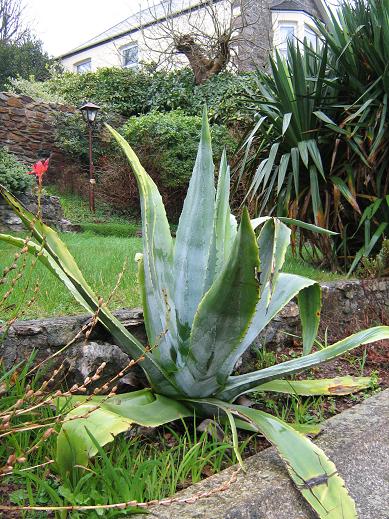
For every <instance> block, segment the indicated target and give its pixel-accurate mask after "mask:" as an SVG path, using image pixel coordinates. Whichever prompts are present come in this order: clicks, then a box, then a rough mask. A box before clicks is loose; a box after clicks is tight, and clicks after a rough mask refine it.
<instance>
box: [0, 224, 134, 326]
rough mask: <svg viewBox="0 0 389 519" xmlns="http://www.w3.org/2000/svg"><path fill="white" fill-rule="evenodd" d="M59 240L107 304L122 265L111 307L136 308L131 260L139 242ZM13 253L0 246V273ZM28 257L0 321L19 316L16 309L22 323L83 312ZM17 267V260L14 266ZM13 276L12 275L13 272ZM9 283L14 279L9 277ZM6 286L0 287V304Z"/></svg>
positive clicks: (88, 237) (85, 238)
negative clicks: (33, 297) (34, 291)
mask: <svg viewBox="0 0 389 519" xmlns="http://www.w3.org/2000/svg"><path fill="white" fill-rule="evenodd" d="M61 239H62V240H63V241H64V242H65V243H66V245H67V246H68V247H69V249H70V251H71V253H72V254H73V255H74V257H75V259H76V261H77V263H78V265H79V266H80V268H81V271H82V272H83V274H84V276H85V278H86V279H87V281H88V282H89V283H90V285H91V286H92V287H93V288H94V290H95V292H96V293H97V294H98V295H99V296H101V297H103V298H104V299H105V300H107V298H108V296H109V295H110V293H111V291H112V289H113V288H114V287H115V285H116V282H117V279H118V275H119V274H120V272H121V271H122V269H123V265H124V263H125V262H126V265H125V269H126V270H125V274H124V275H123V277H122V280H121V282H120V285H119V287H118V289H117V291H116V292H115V294H114V296H113V298H112V303H111V307H112V308H121V307H125V306H126V307H135V306H140V296H139V291H138V281H137V265H136V263H135V261H134V256H135V254H136V253H137V252H141V250H142V240H141V239H140V238H118V237H112V236H110V237H104V236H95V235H92V234H88V233H82V234H73V233H67V234H61ZM15 252H16V249H15V248H14V247H12V246H11V245H8V244H5V243H3V242H0V271H2V270H3V269H4V268H5V267H8V266H9V265H11V264H12V263H13V257H14V254H15ZM31 261H32V257H29V258H28V266H27V268H26V272H25V273H24V275H23V276H22V278H21V279H20V280H19V282H18V283H17V285H16V286H15V290H14V292H13V294H12V295H11V296H10V297H9V298H8V299H7V301H6V304H5V305H4V306H3V307H2V308H0V319H2V320H5V319H9V318H11V317H13V316H14V315H18V316H19V315H20V311H19V308H21V309H24V311H25V313H24V315H23V319H26V318H34V317H47V316H51V315H70V314H77V313H80V312H85V310H84V309H83V308H82V307H81V306H80V305H79V304H78V303H77V302H76V301H75V300H74V299H73V297H72V296H71V295H70V294H69V292H68V291H67V290H66V288H65V287H64V286H63V285H62V283H61V282H60V281H58V280H57V279H56V278H55V277H54V276H53V275H52V274H51V273H50V272H49V271H48V270H47V269H46V268H45V267H44V266H43V265H40V264H37V265H36V266H35V268H34V269H31ZM20 263H21V260H20V259H19V262H18V264H20ZM15 272H16V271H15ZM9 276H10V279H9V281H10V280H11V279H12V278H13V277H14V276H15V274H12V275H11V274H10V275H9ZM28 282H29V286H30V290H29V291H28V294H27V295H25V293H24V292H25V290H24V289H25V287H26V284H27V283H28ZM37 282H38V283H39V285H40V289H39V292H38V294H37V300H36V302H35V303H34V305H33V306H32V307H31V308H29V309H26V308H25V302H26V301H28V300H29V299H30V297H31V291H32V288H33V287H34V286H35V284H36V283H37ZM9 287H10V284H9V283H7V284H5V285H0V300H1V298H2V294H4V293H5V292H6V291H7V290H8V289H9Z"/></svg>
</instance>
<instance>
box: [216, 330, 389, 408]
mask: <svg viewBox="0 0 389 519" xmlns="http://www.w3.org/2000/svg"><path fill="white" fill-rule="evenodd" d="M384 339H389V326H374V327H372V328H369V329H368V330H362V331H360V332H358V333H355V334H354V335H350V336H349V337H346V338H345V339H343V340H341V341H338V342H336V343H334V344H332V345H331V346H327V347H326V348H323V349H321V350H319V351H316V352H314V353H310V354H309V355H305V356H302V357H299V358H297V359H292V360H288V361H286V362H281V363H280V364H276V365H275V366H271V367H269V368H264V369H261V370H259V371H253V372H252V373H247V374H245V375H238V376H234V377H230V378H229V380H228V381H227V384H226V386H225V389H224V390H223V391H221V392H220V393H219V394H218V395H217V397H218V398H220V399H221V400H234V399H235V398H237V397H238V396H239V395H241V394H243V393H246V392H247V391H248V390H250V389H251V388H253V387H256V386H259V385H261V384H264V383H265V382H269V381H270V380H274V379H278V378H282V377H285V376H287V375H292V374H293V373H298V372H299V371H302V370H304V369H308V368H311V367H313V366H317V365H318V364H321V363H322V362H326V361H329V360H332V359H335V358H336V357H339V356H340V355H342V354H343V353H345V352H346V351H350V350H352V349H354V348H357V347H358V346H361V345H363V344H370V343H372V342H376V341H381V340H384Z"/></svg>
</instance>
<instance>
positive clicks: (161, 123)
mask: <svg viewBox="0 0 389 519" xmlns="http://www.w3.org/2000/svg"><path fill="white" fill-rule="evenodd" d="M122 133H123V135H124V136H125V138H126V139H127V140H128V142H129V143H130V144H131V146H132V147H133V148H134V149H135V151H136V153H137V154H138V156H139V157H140V161H141V162H142V164H143V166H144V167H145V169H146V170H147V171H149V172H151V175H152V176H156V175H157V176H158V178H159V179H160V185H162V186H163V187H168V188H171V189H181V188H182V187H186V185H187V183H188V180H189V178H190V175H191V174H192V169H193V163H194V159H195V158H196V153H197V144H196V142H197V140H198V138H199V136H200V133H201V117H198V116H191V115H185V114H184V112H183V111H181V110H175V111H172V112H169V113H161V112H151V113H149V114H147V115H143V116H139V117H132V118H131V119H129V121H128V122H127V123H126V124H125V125H124V126H123V128H122ZM211 134H212V138H213V143H214V153H215V156H216V157H217V160H220V157H221V155H222V151H223V148H224V146H225V147H226V148H227V152H232V151H233V149H234V147H235V144H236V143H235V141H234V139H233V138H232V137H231V136H230V134H229V133H228V130H227V129H226V128H225V127H224V126H221V125H216V124H215V125H213V126H212V129H211Z"/></svg>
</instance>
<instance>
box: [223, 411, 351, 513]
mask: <svg viewBox="0 0 389 519" xmlns="http://www.w3.org/2000/svg"><path fill="white" fill-rule="evenodd" d="M230 410H231V412H233V413H234V414H235V415H236V416H238V417H239V418H240V419H243V420H246V421H247V422H248V423H250V424H251V425H252V426H253V427H254V428H256V429H257V431H258V432H260V433H261V434H263V435H264V436H265V437H266V438H267V440H269V441H270V442H271V443H272V444H273V445H274V446H275V447H276V449H277V451H278V453H279V455H280V456H281V458H282V459H283V461H284V462H285V464H286V468H287V469H288V472H289V474H290V476H291V478H292V480H293V481H294V483H295V484H296V486H297V488H298V490H299V491H300V492H301V494H302V495H303V497H304V498H305V499H306V501H307V502H308V503H309V504H310V505H311V507H312V508H313V510H315V512H316V513H317V515H318V517H320V518H323V519H338V518H339V517H342V518H343V519H356V518H357V512H356V508H355V503H354V501H353V499H352V498H351V497H350V495H349V494H348V492H347V490H346V488H345V484H344V481H343V479H342V478H341V477H340V476H339V474H338V472H337V470H336V467H335V465H334V463H333V462H332V461H331V460H330V459H329V458H328V457H327V456H326V455H325V453H324V452H323V451H322V450H321V449H320V448H319V447H318V446H317V445H315V444H314V443H312V442H311V441H310V440H309V439H308V438H306V437H305V436H303V435H302V434H300V433H299V432H297V431H296V430H295V429H293V427H291V426H290V425H288V424H286V423H285V422H283V421H282V420H280V419H278V418H275V417H274V416H272V415H270V414H268V413H265V412H263V411H258V410H257V409H249V408H247V407H243V406H237V405H230Z"/></svg>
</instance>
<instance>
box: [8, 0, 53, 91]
mask: <svg viewBox="0 0 389 519" xmlns="http://www.w3.org/2000/svg"><path fill="white" fill-rule="evenodd" d="M23 11H24V0H0V89H5V88H6V84H7V79H8V78H12V77H22V78H25V79H27V78H28V77H30V76H34V77H35V79H37V80H44V79H47V78H48V77H49V72H48V69H47V65H49V64H50V63H51V60H50V58H49V56H48V54H47V53H46V52H44V51H43V49H42V42H41V41H40V40H38V39H37V38H36V37H35V36H34V35H33V34H32V33H31V31H30V29H29V27H28V26H27V25H26V23H25V21H24V20H23Z"/></svg>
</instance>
